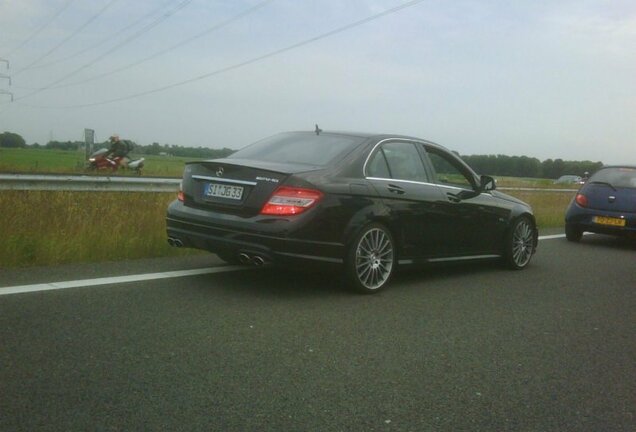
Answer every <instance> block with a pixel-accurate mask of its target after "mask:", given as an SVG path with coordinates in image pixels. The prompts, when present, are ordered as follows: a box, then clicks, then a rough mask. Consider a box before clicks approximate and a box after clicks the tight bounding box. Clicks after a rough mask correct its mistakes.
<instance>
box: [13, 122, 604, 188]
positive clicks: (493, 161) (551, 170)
mask: <svg viewBox="0 0 636 432" xmlns="http://www.w3.org/2000/svg"><path fill="white" fill-rule="evenodd" d="M108 146H109V142H108V141H104V142H102V143H95V145H94V149H95V150H97V149H99V148H108ZM133 146H134V147H133V148H134V149H133V153H135V154H140V155H155V156H159V155H169V156H180V157H191V158H198V159H215V158H223V157H226V156H229V155H231V154H232V153H234V150H232V149H229V148H222V149H212V148H208V147H183V146H180V145H174V144H172V145H168V144H159V143H156V142H154V143H152V144H149V145H140V144H136V143H134V142H133ZM0 147H7V148H26V147H29V148H44V149H52V150H69V151H78V150H79V149H82V148H84V142H83V141H49V142H47V143H46V144H45V145H40V144H38V143H35V144H31V145H27V144H26V142H25V141H24V138H22V137H21V136H20V135H18V134H15V133H11V132H4V133H1V134H0ZM461 158H462V159H463V160H464V161H465V162H466V163H468V165H470V166H471V167H472V168H473V169H474V170H475V171H477V172H478V173H480V174H488V175H492V176H509V177H530V178H551V179H556V178H559V177H560V176H562V175H566V174H574V175H580V176H582V175H583V174H584V173H586V172H589V173H593V172H594V171H596V170H598V169H599V168H601V167H602V166H603V163H602V162H592V161H564V160H562V159H554V160H553V159H546V160H544V161H540V160H539V159H537V158H531V157H528V156H506V155H470V156H461Z"/></svg>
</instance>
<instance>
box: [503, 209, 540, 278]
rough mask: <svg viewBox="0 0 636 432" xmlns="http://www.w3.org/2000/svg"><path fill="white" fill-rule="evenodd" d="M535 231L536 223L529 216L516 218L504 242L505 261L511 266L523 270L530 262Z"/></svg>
mask: <svg viewBox="0 0 636 432" xmlns="http://www.w3.org/2000/svg"><path fill="white" fill-rule="evenodd" d="M534 232H535V227H534V223H533V222H532V220H531V219H530V218H529V217H526V216H522V217H520V218H517V219H515V220H514V222H513V223H512V226H511V227H510V230H509V231H508V234H507V235H506V240H505V244H504V262H505V263H506V265H507V266H508V267H509V268H512V269H514V270H521V269H523V268H525V267H526V266H527V265H528V264H529V263H530V259H531V258H532V255H533V254H534V248H535V239H534Z"/></svg>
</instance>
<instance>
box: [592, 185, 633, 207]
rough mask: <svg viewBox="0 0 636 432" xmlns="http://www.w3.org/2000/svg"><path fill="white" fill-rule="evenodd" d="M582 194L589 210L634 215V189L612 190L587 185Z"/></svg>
mask: <svg viewBox="0 0 636 432" xmlns="http://www.w3.org/2000/svg"><path fill="white" fill-rule="evenodd" d="M583 194H584V195H585V196H586V197H587V201H588V207H589V208H592V209H597V210H608V211H612V212H629V213H636V189H632V188H612V187H611V186H609V185H606V184H588V185H587V186H586V187H585V190H584V191H583Z"/></svg>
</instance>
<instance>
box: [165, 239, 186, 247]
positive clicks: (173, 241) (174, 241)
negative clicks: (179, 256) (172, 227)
mask: <svg viewBox="0 0 636 432" xmlns="http://www.w3.org/2000/svg"><path fill="white" fill-rule="evenodd" d="M168 244H169V245H170V246H173V247H183V242H182V241H181V240H179V239H178V238H174V237H168Z"/></svg>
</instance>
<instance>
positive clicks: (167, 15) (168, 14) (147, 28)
mask: <svg viewBox="0 0 636 432" xmlns="http://www.w3.org/2000/svg"><path fill="white" fill-rule="evenodd" d="M191 2H192V0H183V1H182V2H181V3H179V4H178V5H177V6H175V7H174V9H172V10H170V11H168V12H166V13H165V14H163V15H162V16H161V17H159V18H157V19H155V20H154V21H153V22H151V23H149V24H148V25H146V26H145V27H143V28H141V29H140V30H138V31H137V32H135V33H134V34H132V35H131V36H129V37H127V38H126V39H124V40H123V41H121V42H120V43H118V44H117V45H115V46H114V47H112V48H111V49H110V50H108V51H106V52H105V53H103V54H100V55H99V56H97V57H95V58H94V59H93V60H91V61H89V62H87V63H85V64H83V65H82V66H80V67H78V68H77V69H75V70H73V71H71V72H69V73H68V74H66V75H64V76H62V78H59V79H57V80H56V81H53V82H52V83H49V84H48V85H46V86H44V87H41V88H38V89H36V90H35V91H33V92H31V93H29V94H27V95H25V96H22V97H21V98H19V99H18V100H20V99H26V98H28V97H31V96H33V95H36V94H38V93H40V92H42V91H44V90H48V89H50V88H51V87H53V86H54V85H55V84H59V83H61V82H62V81H65V80H67V79H68V78H70V77H72V76H74V75H76V74H77V73H78V72H81V71H83V70H84V69H86V68H88V67H90V66H92V65H94V64H95V63H97V62H99V61H100V60H102V59H103V58H104V57H105V56H107V55H109V54H112V53H113V52H114V51H116V50H118V49H119V48H121V47H122V46H124V45H126V44H128V43H129V42H131V41H133V40H134V39H136V38H138V37H139V36H141V35H142V34H143V33H146V32H147V31H150V30H151V29H152V28H154V27H156V26H157V25H159V24H160V23H162V22H163V21H165V20H167V19H168V18H170V17H171V16H172V15H174V14H175V13H177V12H178V11H180V10H181V9H183V8H185V7H186V6H188V4H190V3H191Z"/></svg>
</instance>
